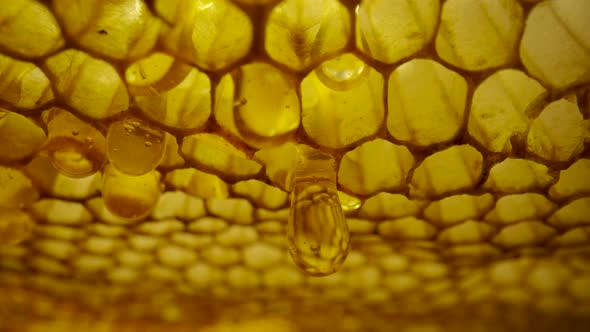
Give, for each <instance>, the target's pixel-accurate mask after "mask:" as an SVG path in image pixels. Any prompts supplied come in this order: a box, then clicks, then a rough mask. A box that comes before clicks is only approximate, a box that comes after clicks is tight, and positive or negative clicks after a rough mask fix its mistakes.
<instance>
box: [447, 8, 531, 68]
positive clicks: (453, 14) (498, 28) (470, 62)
mask: <svg viewBox="0 0 590 332" xmlns="http://www.w3.org/2000/svg"><path fill="white" fill-rule="evenodd" d="M522 25H523V10H522V7H521V6H520V4H519V3H518V2H517V1H516V0H502V1H494V0H450V1H447V2H445V3H444V5H443V7H442V15H441V23H440V27H439V30H438V34H437V35H436V52H437V53H438V55H439V56H440V57H441V58H442V59H443V60H445V61H447V62H448V63H450V64H452V65H453V66H457V67H460V68H462V69H466V70H483V69H488V68H493V67H499V66H503V65H506V64H509V63H511V62H514V60H515V59H516V47H517V43H518V38H519V37H520V32H521V30H522Z"/></svg>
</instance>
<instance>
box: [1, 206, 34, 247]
mask: <svg viewBox="0 0 590 332" xmlns="http://www.w3.org/2000/svg"><path fill="white" fill-rule="evenodd" d="M33 225H34V220H33V218H31V216H30V215H28V214H27V213H26V212H24V211H23V210H21V209H18V208H5V207H0V244H2V245H13V244H16V243H19V242H22V241H23V240H25V239H27V238H28V237H29V236H30V235H31V232H32V230H33Z"/></svg>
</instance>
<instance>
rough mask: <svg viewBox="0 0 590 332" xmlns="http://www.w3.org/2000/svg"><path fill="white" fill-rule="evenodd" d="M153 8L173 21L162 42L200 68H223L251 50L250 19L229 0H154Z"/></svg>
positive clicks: (164, 32)
mask: <svg viewBox="0 0 590 332" xmlns="http://www.w3.org/2000/svg"><path fill="white" fill-rule="evenodd" d="M156 9H157V10H158V12H159V13H160V15H162V16H163V17H164V18H165V19H166V20H167V21H168V22H169V23H171V25H172V26H171V27H167V28H165V29H164V31H163V38H162V42H163V43H164V45H165V46H166V47H167V48H169V49H170V50H172V51H173V52H174V53H176V54H178V55H179V56H181V57H183V58H184V59H186V60H188V61H192V62H193V63H195V64H196V65H197V66H198V67H200V68H204V69H207V70H220V69H223V68H226V67H228V66H230V65H232V64H234V63H235V62H237V61H238V60H239V59H241V58H242V57H244V56H245V55H246V54H247V53H248V51H249V50H250V46H251V44H252V22H250V18H249V17H248V16H247V15H246V14H245V13H244V12H243V11H242V10H241V9H240V8H239V7H237V6H236V5H234V4H233V3H232V2H231V1H230V0H211V1H207V2H198V1H192V0H176V1H157V4H156Z"/></svg>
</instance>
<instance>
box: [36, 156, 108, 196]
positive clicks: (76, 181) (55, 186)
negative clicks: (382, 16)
mask: <svg viewBox="0 0 590 332" xmlns="http://www.w3.org/2000/svg"><path fill="white" fill-rule="evenodd" d="M25 172H26V173H27V175H28V176H29V178H30V179H31V180H32V181H33V183H35V185H36V186H37V187H38V188H39V189H41V190H43V191H44V192H46V193H48V194H50V195H52V196H54V197H60V198H66V199H75V200H79V199H87V198H89V197H91V196H94V195H96V194H97V193H98V190H99V189H100V186H101V183H102V176H101V173H100V172H97V173H94V174H92V175H89V176H87V177H82V178H72V177H69V176H66V175H64V174H61V173H60V172H59V171H58V170H57V169H55V167H54V166H53V164H52V163H51V160H50V159H49V158H48V157H46V156H41V155H38V156H36V157H35V159H33V160H32V161H31V162H30V163H29V164H28V165H27V167H26V168H25Z"/></svg>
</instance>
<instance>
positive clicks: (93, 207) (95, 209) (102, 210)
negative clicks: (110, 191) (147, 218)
mask: <svg viewBox="0 0 590 332" xmlns="http://www.w3.org/2000/svg"><path fill="white" fill-rule="evenodd" d="M86 207H87V208H88V210H90V211H91V212H92V215H94V216H95V217H96V220H97V221H100V222H102V223H104V224H105V225H109V224H112V225H129V224H132V223H134V222H135V220H130V219H126V218H123V217H120V216H118V215H115V214H113V213H111V211H109V210H108V209H107V208H106V206H105V203H104V200H103V199H102V197H95V198H92V199H89V200H87V201H86Z"/></svg>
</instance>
